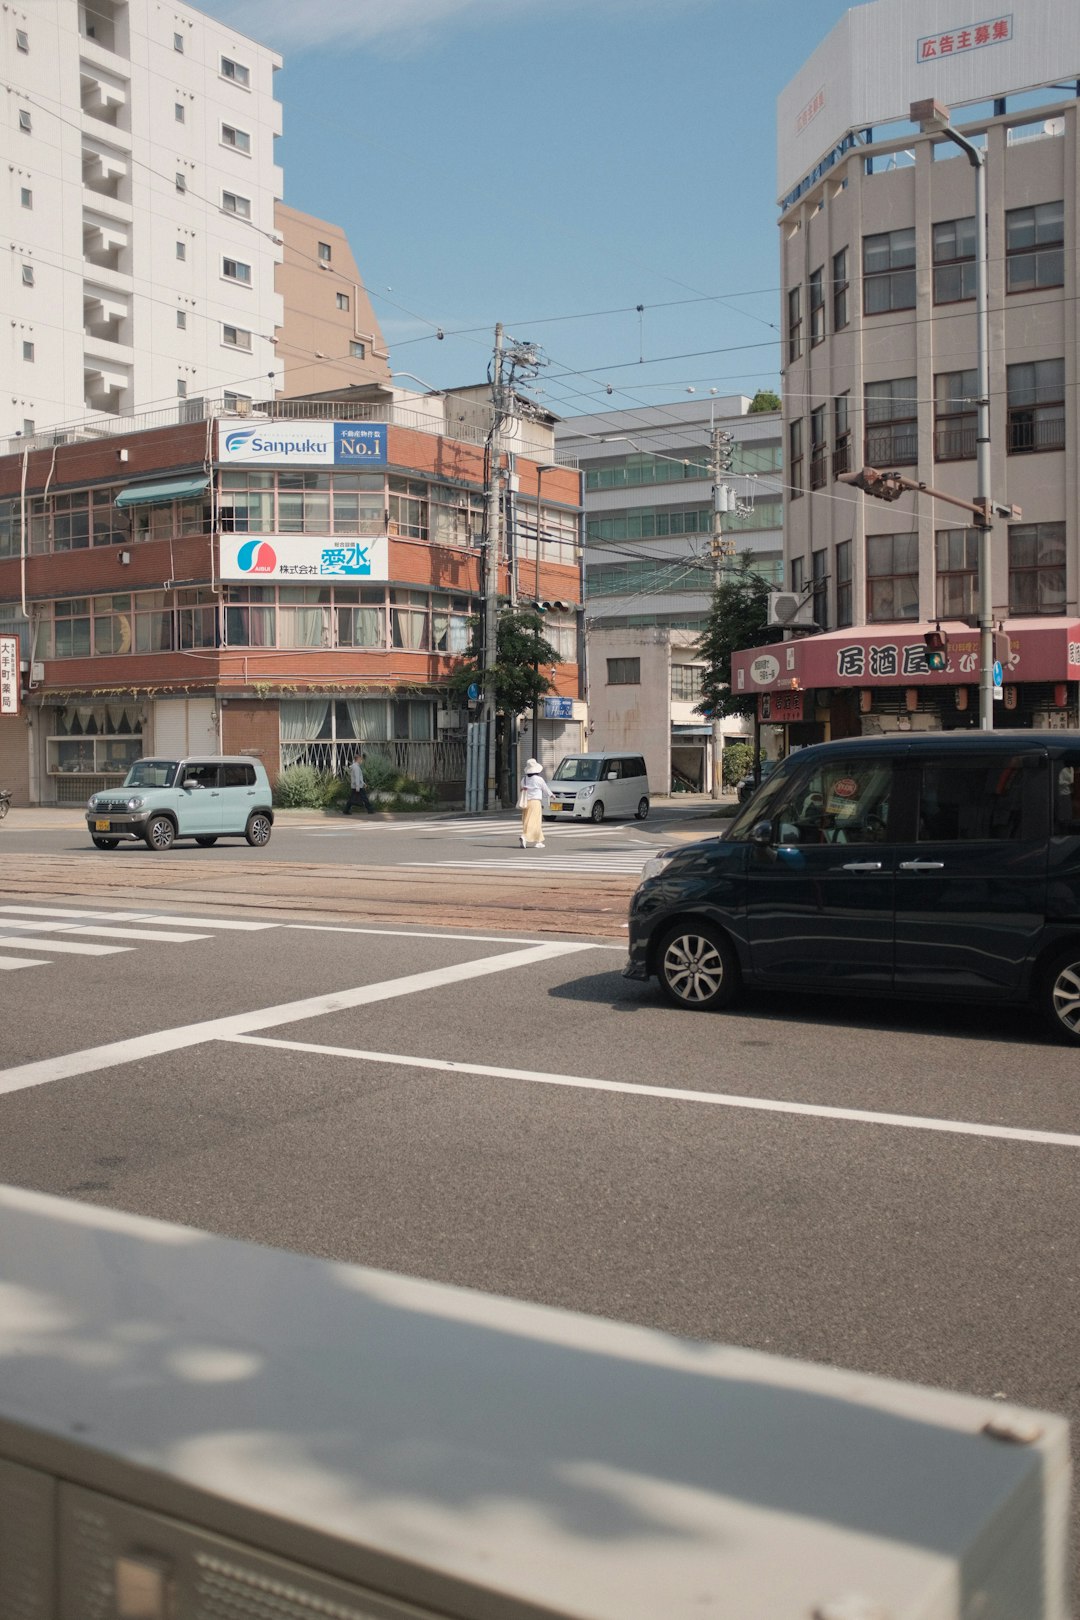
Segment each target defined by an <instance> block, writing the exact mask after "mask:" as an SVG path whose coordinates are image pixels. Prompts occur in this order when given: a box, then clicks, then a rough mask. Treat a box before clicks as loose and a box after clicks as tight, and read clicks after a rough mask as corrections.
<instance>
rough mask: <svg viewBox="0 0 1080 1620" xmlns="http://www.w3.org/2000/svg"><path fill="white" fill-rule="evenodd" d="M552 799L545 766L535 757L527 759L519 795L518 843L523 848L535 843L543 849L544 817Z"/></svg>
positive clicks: (538, 847)
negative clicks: (519, 828)
mask: <svg viewBox="0 0 1080 1620" xmlns="http://www.w3.org/2000/svg"><path fill="white" fill-rule="evenodd" d="M550 800H551V789H550V788H549V787H548V785H547V783H546V782H545V781H544V767H543V766H542V765H540V764H539V763H538V762H537V761H536V760H535V759H527V760H526V761H525V773H524V775H523V776H522V778H521V792H520V794H519V796H518V804H519V805H520V806H521V832H520V834H519V835H518V843H519V844H520V845H521V847H522V849H527V848H528V846H529V845H530V844H534V845H535V846H536V848H537V849H543V847H544V820H543V817H544V811H545V809H546V808H547V806H548V804H549V803H550Z"/></svg>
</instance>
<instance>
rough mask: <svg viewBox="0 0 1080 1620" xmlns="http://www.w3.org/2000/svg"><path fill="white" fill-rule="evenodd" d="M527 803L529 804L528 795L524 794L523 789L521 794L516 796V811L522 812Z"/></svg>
mask: <svg viewBox="0 0 1080 1620" xmlns="http://www.w3.org/2000/svg"><path fill="white" fill-rule="evenodd" d="M528 802H529V795H528V794H527V793H526V791H525V789H524V788H522V790H521V792H520V793H519V794H518V809H519V810H524V808H525V806H526V805H527V804H528Z"/></svg>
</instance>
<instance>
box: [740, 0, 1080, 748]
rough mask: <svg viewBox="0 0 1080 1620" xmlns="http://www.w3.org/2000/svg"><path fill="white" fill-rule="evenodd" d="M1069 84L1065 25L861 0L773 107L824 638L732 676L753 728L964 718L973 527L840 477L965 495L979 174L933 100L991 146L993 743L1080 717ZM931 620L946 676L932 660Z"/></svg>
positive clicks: (974, 698) (816, 732)
mask: <svg viewBox="0 0 1080 1620" xmlns="http://www.w3.org/2000/svg"><path fill="white" fill-rule="evenodd" d="M943 20H944V21H945V22H949V23H950V26H949V27H948V28H945V27H943ZM1078 75H1080V7H1076V6H1069V7H1066V6H1061V5H1059V4H1057V0H1013V3H1012V6H1011V9H1010V10H1009V11H1008V12H1007V13H1006V12H1003V13H1000V14H993V15H989V14H988V15H986V16H984V15H983V12H982V11H981V10H979V9H978V6H977V5H976V8H975V10H974V11H973V10H972V9H971V6H970V4H969V5H968V7H967V9H965V4H964V3H963V0H962V3H961V5H960V6H959V8H958V10H956V9H955V8H954V10H953V11H949V12H948V14H947V15H946V13H944V12H943V11H942V8H941V6H940V4H939V3H938V0H874V3H872V4H867V5H861V6H856V7H855V8H853V9H852V10H851V11H849V12H848V13H847V14H846V16H845V17H844V18H843V20H842V21H841V22H840V23H838V24H837V26H836V27H835V28H834V29H833V30H832V32H831V33H830V34H829V35H828V36H827V38H826V39H825V40H824V42H823V43H822V45H821V46H820V47H819V48H818V50H817V51H815V53H814V55H813V56H812V57H811V58H810V59H809V61H808V62H807V63H806V64H805V66H804V67H803V68H802V70H801V71H800V72H799V73H798V74H797V75H796V77H795V78H794V79H793V80H792V82H791V83H790V84H789V85H788V86H787V87H786V89H785V90H784V92H783V94H782V95H781V97H780V100H779V105H778V147H779V182H780V199H781V200H780V207H781V215H780V242H781V271H782V286H783V313H784V437H785V450H786V454H785V465H786V469H787V484H788V488H787V492H786V496H785V509H784V518H785V561H786V568H787V581H786V583H787V584H788V585H790V586H791V587H792V588H794V589H796V590H800V591H804V592H806V593H807V594H809V595H812V597H813V601H814V606H815V614H814V617H815V621H816V623H817V625H818V627H819V630H820V631H821V632H823V634H820V635H814V636H811V637H807V638H804V639H803V640H802V641H800V642H798V643H797V644H794V645H793V643H792V642H791V641H790V640H789V641H781V640H780V637H779V635H778V637H777V646H776V647H773V648H769V649H760V650H759V654H758V655H754V656H748V657H745V658H744V659H743V660H741V661H740V662H739V665H738V670H737V679H741V680H742V681H743V682H744V684H745V685H746V687H747V689H749V690H754V689H757V690H758V691H759V692H761V693H763V694H768V695H769V696H768V700H767V702H766V705H765V708H766V713H765V715H764V716H763V717H764V718H773V715H772V714H770V712H769V710H770V707H771V708H772V709H773V710H775V709H776V708H777V707H779V708H780V709H781V711H782V712H784V713H785V714H788V715H790V716H792V721H791V723H792V724H793V725H794V726H796V727H798V728H801V729H798V730H796V731H795V732H794V733H793V736H792V740H793V741H796V740H797V741H810V740H812V739H813V738H814V737H816V736H820V735H825V734H832V735H843V734H849V733H851V732H857V731H860V730H863V731H865V730H888V729H893V728H896V727H899V728H901V729H921V728H932V727H936V726H956V727H960V726H966V725H973V724H977V720H978V693H977V688H978V681H979V673H978V670H979V660H978V652H979V645H978V635H977V633H976V632H975V630H974V629H973V628H972V627H973V626H974V625H975V623H976V615H977V610H978V581H977V575H978V567H977V552H978V548H977V543H976V531H975V529H974V528H973V527H972V524H973V521H974V520H973V518H972V517H971V516H970V515H969V514H966V513H964V512H963V511H962V510H960V509H958V508H955V507H950V506H949V505H948V504H946V503H945V502H944V501H942V500H938V499H935V498H932V497H931V496H929V495H927V494H924V493H915V494H912V493H907V494H904V495H903V496H902V497H901V498H900V499H899V500H897V501H895V502H891V503H886V502H883V501H881V500H876V499H873V498H871V497H869V496H866V495H863V494H862V493H861V492H859V491H857V490H852V489H851V488H850V487H848V486H846V485H843V484H838V483H837V482H836V478H837V476H838V474H840V473H842V472H845V471H848V470H857V469H858V468H860V467H862V466H864V465H869V466H872V467H876V468H879V469H885V470H895V471H898V472H899V473H900V474H902V475H903V476H904V477H906V478H911V479H913V480H916V481H917V482H920V483H923V484H926V485H930V486H933V487H935V488H937V489H940V490H942V491H944V492H946V493H948V494H952V495H954V496H956V497H959V498H960V499H961V500H966V501H971V500H973V499H974V497H975V494H976V493H977V486H976V460H975V456H976V401H977V395H978V387H977V372H976V321H975V301H974V300H975V253H976V246H975V219H974V215H975V205H974V195H975V176H974V170H973V168H972V166H971V164H970V162H969V161H968V159H967V158H966V157H965V155H964V153H963V152H962V151H961V150H960V149H959V148H958V147H957V146H956V145H955V144H954V143H952V142H951V141H949V140H948V138H947V137H945V136H943V135H941V134H936V135H929V134H927V135H924V134H921V133H920V132H919V129H918V128H917V127H916V126H915V125H913V124H912V123H911V122H910V117H909V109H910V107H911V105H912V104H913V103H915V102H916V101H922V100H926V99H930V98H933V99H936V100H937V101H938V102H940V103H942V104H944V106H945V107H947V108H948V109H949V111H950V114H951V118H952V123H953V125H954V127H955V128H957V129H959V130H961V131H962V132H964V133H965V134H966V135H967V136H968V137H969V138H970V139H971V140H972V141H973V142H974V143H975V144H976V145H977V146H978V147H980V148H982V149H983V150H984V151H985V162H986V177H987V214H988V261H989V335H990V440H991V466H992V476H991V490H990V493H991V495H992V498H993V500H994V501H995V502H997V503H1003V504H1005V505H1011V506H1016V507H1018V508H1020V509H1021V512H1022V516H1018V517H1015V518H1014V519H1012V520H1009V519H998V520H997V521H996V522H995V525H994V531H993V543H992V554H993V567H992V589H993V603H994V614H995V620H998V619H1000V620H1001V621H1002V622H1003V623H1004V626H1005V628H1006V630H1008V631H1009V632H1010V636H1011V642H1012V646H1011V654H1010V658H1009V662H1008V665H1007V667H1006V668H1005V669H1004V670H1003V672H1002V682H1001V685H1002V688H1003V690H1002V691H1001V700H1000V702H999V703H997V704H995V723H996V724H997V725H1009V724H1011V725H1025V726H1031V725H1035V726H1040V725H1042V726H1058V725H1064V724H1076V723H1077V682H1078V681H1080V623H1078V621H1080V529H1078V515H1077V481H1078V476H1080V459H1078V458H1080V426H1078V422H1080V418H1078V412H1077V394H1076V388H1077V364H1078V352H1077V294H1078V283H1077V247H1078V244H1080V207H1078V160H1080V100H1078V99H1077V98H1078V95H1080V77H1078ZM939 619H940V622H941V625H942V628H943V629H944V630H945V631H946V634H947V636H948V641H949V667H948V670H947V671H946V672H945V673H944V674H941V675H937V674H933V673H931V672H930V671H928V670H927V669H926V667H925V647H924V642H923V637H924V635H925V633H926V631H927V630H928V629H931V628H932V627H933V626H934V625H935V623H936V622H937V621H938V620H939ZM762 653H764V654H765V655H766V656H765V657H764V658H762V657H761V656H760V655H761V654H762ZM755 671H756V673H755ZM781 694H784V695H783V697H782V701H781V702H780V703H779V704H777V701H776V700H777V698H778V697H780V695H781Z"/></svg>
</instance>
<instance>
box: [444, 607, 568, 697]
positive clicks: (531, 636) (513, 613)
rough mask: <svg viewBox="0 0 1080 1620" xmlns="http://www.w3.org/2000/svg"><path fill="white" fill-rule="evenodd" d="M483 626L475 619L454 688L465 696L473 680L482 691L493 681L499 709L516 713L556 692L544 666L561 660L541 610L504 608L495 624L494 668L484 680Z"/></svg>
mask: <svg viewBox="0 0 1080 1620" xmlns="http://www.w3.org/2000/svg"><path fill="white" fill-rule="evenodd" d="M483 629H484V627H483V621H482V620H481V619H479V618H477V619H474V620H473V627H472V640H471V642H470V644H469V650H468V652H467V653H466V654H465V659H464V662H463V663H461V664H459V665H458V667H457V668H456V669H455V670H454V672H453V674H452V675H451V677H450V686H451V689H452V690H453V691H454V692H455V693H456V694H457V695H458V697H464V696H465V694H466V692H467V691H468V689H469V687H470V686H471V685H472V684H473V682H474V681H475V683H476V685H477V686H479V687H480V689H481V691H483V690H484V688H485V686H487V685H489V684H490V687H491V696H492V698H493V699H494V703H495V709H496V712H497V713H498V714H503V715H516V714H521V713H522V711H523V710H525V709H531V708H532V706H533V702H534V701H535V700H536V699H538V698H541V697H543V695H544V693H545V692H552V691H554V687H553V686H552V684H551V682H550V681H549V680H548V678H547V676H546V675H545V674H544V667H545V666H548V667H550V665H552V664H558V663H560V662H561V660H560V658H559V655H558V653H557V652H556V650H555V648H554V647H553V646H552V645H551V643H550V641H548V640H546V639H545V636H544V616H543V614H542V613H537V612H536V611H535V610H534V609H532V608H512V607H504V608H503V609H502V611H501V612H500V613H499V616H498V619H497V620H496V626H495V667H494V669H493V670H492V671H491V676H490V682H489V681H488V680H486V679H485V674H484V668H483V662H482V654H483V648H482V638H483Z"/></svg>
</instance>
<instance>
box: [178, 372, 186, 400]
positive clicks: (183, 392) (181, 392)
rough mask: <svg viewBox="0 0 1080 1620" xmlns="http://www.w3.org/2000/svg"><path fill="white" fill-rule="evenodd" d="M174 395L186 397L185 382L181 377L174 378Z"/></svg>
mask: <svg viewBox="0 0 1080 1620" xmlns="http://www.w3.org/2000/svg"><path fill="white" fill-rule="evenodd" d="M176 397H177V399H187V383H186V382H185V381H184V379H183V377H178V378H177V379H176Z"/></svg>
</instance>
